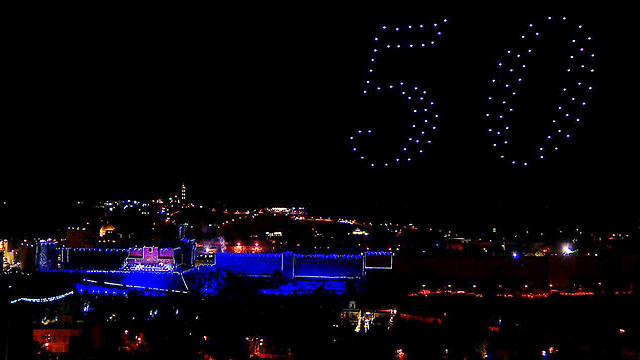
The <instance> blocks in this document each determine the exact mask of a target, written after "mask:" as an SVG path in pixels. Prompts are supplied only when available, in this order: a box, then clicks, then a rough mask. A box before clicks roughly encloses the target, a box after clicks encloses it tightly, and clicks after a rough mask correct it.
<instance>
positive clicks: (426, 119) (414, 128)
mask: <svg viewBox="0 0 640 360" xmlns="http://www.w3.org/2000/svg"><path fill="white" fill-rule="evenodd" d="M447 22H448V20H447V19H446V18H444V19H442V20H441V21H439V22H434V23H430V24H418V25H411V24H409V25H402V26H388V25H382V26H381V28H380V30H381V34H380V35H376V36H374V37H373V49H372V55H371V59H370V66H369V67H368V68H367V71H366V79H365V90H364V95H373V94H382V93H388V94H390V95H392V96H400V97H402V98H403V99H404V101H405V103H406V104H408V105H409V106H410V107H411V108H412V115H413V118H414V121H413V122H412V124H411V129H410V131H411V133H410V134H411V135H410V136H407V137H406V139H405V143H404V145H403V146H402V152H401V153H400V155H397V156H395V157H394V158H392V159H382V160H381V159H369V158H367V157H365V156H364V153H363V151H361V150H360V149H359V148H358V145H357V142H358V139H359V138H362V137H371V136H372V135H373V130H372V129H364V130H363V129H358V130H356V134H355V135H354V136H351V137H349V144H350V148H351V151H352V152H353V153H354V154H355V155H356V156H357V157H358V159H360V160H361V161H363V162H366V163H367V164H368V166H370V167H371V168H377V167H381V168H389V167H391V166H399V165H408V164H411V163H412V162H413V161H415V160H416V157H417V158H421V157H423V156H424V155H426V149H425V148H426V146H427V145H429V144H431V142H432V141H431V140H429V137H428V135H431V134H432V133H433V132H435V131H436V128H437V126H436V125H435V123H436V121H437V119H438V117H439V115H438V114H437V113H436V111H435V102H434V101H433V100H432V99H431V98H430V97H428V96H427V90H426V89H424V88H422V87H420V86H419V85H416V84H413V85H410V84H407V83H405V82H404V81H396V82H389V83H382V82H377V81H375V80H374V79H375V75H376V72H377V68H378V65H379V64H380V56H381V54H382V53H392V52H396V51H402V50H413V49H424V48H429V47H433V46H435V45H436V42H437V41H439V40H438V39H440V38H441V37H442V26H443V25H445V24H447ZM389 33H392V34H393V33H395V34H400V33H402V34H419V35H427V36H430V37H431V38H430V40H425V41H415V42H414V41H411V40H406V41H395V42H393V41H391V40H389V41H388V42H387V41H385V40H383V36H384V37H385V38H386V37H388V35H387V34H389Z"/></svg>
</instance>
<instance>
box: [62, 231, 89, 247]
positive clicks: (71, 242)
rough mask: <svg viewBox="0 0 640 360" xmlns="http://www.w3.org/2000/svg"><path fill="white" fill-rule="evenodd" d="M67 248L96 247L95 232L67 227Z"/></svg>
mask: <svg viewBox="0 0 640 360" xmlns="http://www.w3.org/2000/svg"><path fill="white" fill-rule="evenodd" d="M66 239H67V246H68V247H73V248H91V247H94V245H95V241H96V237H95V235H94V233H93V232H91V231H89V229H87V228H85V227H74V226H70V227H67V236H66Z"/></svg>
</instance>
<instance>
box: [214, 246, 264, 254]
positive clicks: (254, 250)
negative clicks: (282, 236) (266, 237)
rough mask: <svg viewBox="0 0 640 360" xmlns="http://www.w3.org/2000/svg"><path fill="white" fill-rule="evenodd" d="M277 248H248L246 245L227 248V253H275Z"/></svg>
mask: <svg viewBox="0 0 640 360" xmlns="http://www.w3.org/2000/svg"><path fill="white" fill-rule="evenodd" d="M274 250H275V247H273V246H246V245H236V246H227V251H226V252H227V253H235V254H245V253H250V254H258V253H264V252H270V251H274Z"/></svg>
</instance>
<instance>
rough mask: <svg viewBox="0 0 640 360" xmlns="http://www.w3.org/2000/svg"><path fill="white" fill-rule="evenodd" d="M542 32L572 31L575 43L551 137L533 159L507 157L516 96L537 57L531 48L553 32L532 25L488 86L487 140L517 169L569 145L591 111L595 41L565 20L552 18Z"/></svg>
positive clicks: (498, 65)
mask: <svg viewBox="0 0 640 360" xmlns="http://www.w3.org/2000/svg"><path fill="white" fill-rule="evenodd" d="M540 27H541V28H542V27H569V29H570V30H571V41H570V43H569V44H568V45H569V49H570V54H569V55H568V56H566V58H565V60H566V65H565V70H566V73H567V80H566V81H567V84H565V85H564V86H563V87H562V88H560V89H559V91H558V92H559V94H558V96H559V99H560V101H559V104H558V105H557V114H556V115H555V117H553V118H552V119H549V120H548V121H549V122H550V127H549V132H548V133H547V135H546V136H545V137H544V138H543V139H542V144H539V145H537V146H536V147H535V149H536V151H535V152H534V155H533V156H532V157H531V158H527V159H517V158H515V156H510V155H509V154H510V151H509V122H510V121H514V120H515V119H514V117H515V114H516V108H517V97H518V91H519V89H522V88H524V87H525V86H526V81H525V72H526V69H527V61H528V60H530V59H531V58H532V57H533V56H534V54H535V49H534V47H533V45H532V44H535V43H537V42H539V41H542V40H543V37H544V36H553V33H552V32H551V31H552V30H551V29H549V31H544V32H541V31H538V26H535V25H534V24H529V25H528V26H527V30H526V31H525V33H524V34H523V35H521V36H520V37H521V39H522V40H523V41H522V43H521V45H520V46H518V47H517V48H514V49H508V50H506V51H505V55H504V57H502V58H500V59H498V60H497V61H496V73H495V75H494V76H492V78H491V81H490V84H491V88H492V90H491V95H490V96H488V97H487V98H486V102H487V104H488V106H489V107H490V110H489V111H487V112H486V113H485V118H486V119H487V120H488V121H490V123H491V127H489V128H488V130H487V136H489V137H490V138H491V140H492V142H491V144H492V148H493V149H494V150H495V151H496V152H497V153H498V154H499V156H500V159H501V160H503V161H506V162H507V163H508V164H510V165H511V166H514V167H522V168H528V167H529V166H530V165H531V164H532V163H533V162H534V161H544V160H547V159H549V155H551V154H553V153H556V152H558V151H559V150H560V149H561V147H562V146H564V145H566V144H568V143H570V142H571V140H572V139H573V130H574V129H575V128H576V126H577V125H579V124H580V122H581V119H582V118H583V116H584V114H585V113H586V111H587V110H588V107H589V103H590V98H591V96H592V95H593V92H594V85H593V77H594V73H595V71H596V70H595V66H594V63H595V58H596V55H595V54H594V53H593V52H592V51H591V50H590V45H591V42H592V40H593V37H592V36H590V35H589V34H586V33H585V32H584V30H583V26H582V25H581V24H574V23H571V22H569V21H568V20H567V17H561V18H560V17H558V18H556V17H553V16H549V17H547V18H546V22H545V24H544V26H540Z"/></svg>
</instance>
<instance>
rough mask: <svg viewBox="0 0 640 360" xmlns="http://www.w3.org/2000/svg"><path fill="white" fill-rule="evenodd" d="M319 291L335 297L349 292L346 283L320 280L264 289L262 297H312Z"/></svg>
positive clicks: (302, 281) (296, 282) (298, 281)
mask: <svg viewBox="0 0 640 360" xmlns="http://www.w3.org/2000/svg"><path fill="white" fill-rule="evenodd" d="M317 291H324V292H326V293H330V294H335V295H344V294H346V292H347V283H346V282H345V281H336V280H330V281H320V280H295V281H293V282H290V283H287V284H284V285H282V286H279V287H277V288H274V289H262V290H260V291H259V292H260V294H262V295H283V296H291V295H311V294H314V293H315V292H317Z"/></svg>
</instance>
